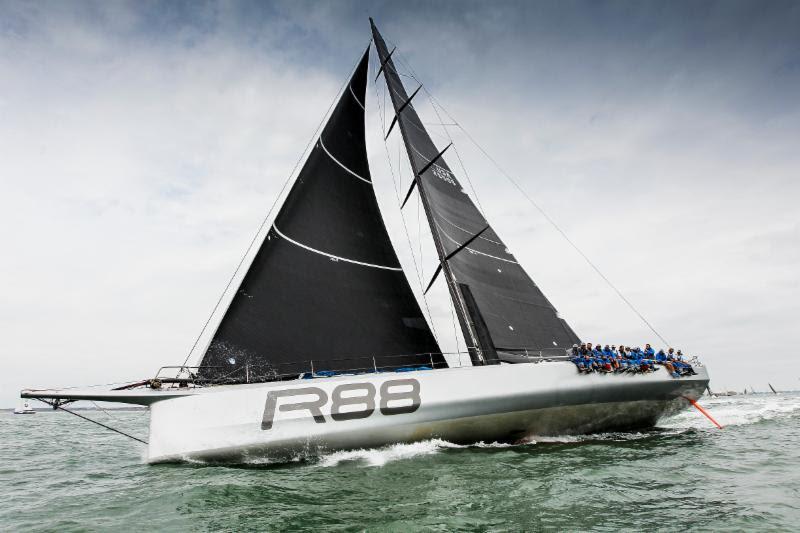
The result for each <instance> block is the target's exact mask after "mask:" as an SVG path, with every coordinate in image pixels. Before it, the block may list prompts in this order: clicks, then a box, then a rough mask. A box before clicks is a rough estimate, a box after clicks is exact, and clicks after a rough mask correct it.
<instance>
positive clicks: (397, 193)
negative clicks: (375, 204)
mask: <svg viewBox="0 0 800 533" xmlns="http://www.w3.org/2000/svg"><path fill="white" fill-rule="evenodd" d="M373 70H374V66H373ZM372 85H373V87H374V89H375V102H376V103H377V104H378V120H380V123H381V132H382V133H383V147H384V149H385V150H386V160H387V161H388V162H389V171H390V174H391V176H392V184H393V185H394V195H395V198H397V205H398V207H399V206H400V205H401V203H402V199H401V197H400V189H399V188H398V185H397V180H396V179H395V176H394V165H393V164H392V156H391V154H390V153H389V143H388V141H387V139H386V126H385V125H386V112H385V109H386V90H385V89H384V91H383V105H381V98H380V95H379V94H378V84H377V83H376V82H374V83H373V84H372ZM397 171H398V174H399V173H400V168H399V163H398V169H397ZM401 177H402V176H401ZM412 179H413V176H412ZM401 185H402V183H401ZM400 219H401V220H402V221H403V232H404V233H405V234H406V241H407V242H408V247H409V249H410V250H411V259H412V260H413V262H414V272H415V273H416V275H417V281H418V282H419V287H420V292H421V293H422V302H423V304H424V305H425V311H427V313H428V321H429V322H430V324H431V331H432V332H433V337H434V338H435V339H436V342H437V343H438V342H439V335H438V334H437V332H436V326H435V325H434V323H433V315H432V314H431V309H430V306H429V305H428V298H427V297H426V296H425V290H424V287H425V285H424V284H423V281H422V275H421V274H420V266H419V265H418V264H417V257H416V255H415V254H414V244H413V243H412V242H411V234H410V233H409V231H408V225H407V224H406V218H405V216H404V215H403V210H402V209H401V210H400ZM421 260H422V259H421V258H420V261H421Z"/></svg>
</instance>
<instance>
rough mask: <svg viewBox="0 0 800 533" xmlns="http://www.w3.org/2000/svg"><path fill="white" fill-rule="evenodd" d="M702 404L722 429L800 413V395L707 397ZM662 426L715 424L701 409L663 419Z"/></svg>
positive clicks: (702, 427) (680, 426) (705, 425)
mask: <svg viewBox="0 0 800 533" xmlns="http://www.w3.org/2000/svg"><path fill="white" fill-rule="evenodd" d="M698 403H699V404H700V405H701V406H703V408H704V409H705V410H706V411H708V412H709V414H710V415H711V416H712V417H714V419H715V420H716V421H717V422H719V423H720V424H721V425H722V426H742V425H748V424H756V423H759V422H762V421H766V420H774V419H776V418H782V417H786V416H793V415H794V414H797V413H800V396H798V395H796V394H779V395H774V394H771V395H767V394H759V395H747V396H727V397H720V398H703V399H701V400H700V401H698ZM659 426H660V427H665V428H676V429H679V428H682V429H690V428H691V429H705V428H708V427H709V426H711V422H710V421H709V420H707V419H706V418H705V417H704V416H703V415H702V414H700V412H698V411H697V410H695V409H687V410H685V411H682V412H680V413H678V414H677V415H675V416H673V417H670V418H668V419H665V420H663V421H662V422H661V423H660V424H659Z"/></svg>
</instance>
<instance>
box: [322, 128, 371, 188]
mask: <svg viewBox="0 0 800 533" xmlns="http://www.w3.org/2000/svg"><path fill="white" fill-rule="evenodd" d="M319 145H320V146H321V147H322V149H323V150H325V153H326V154H328V157H330V158H331V159H333V161H334V162H335V163H336V164H337V165H339V166H340V167H342V168H343V169H345V170H346V171H347V172H348V173H349V174H352V175H353V176H354V177H356V178H358V179H360V180H361V181H364V182H366V183H369V184H370V185H372V181H370V180H368V179H367V178H363V177H361V176H359V175H358V174H356V173H355V172H353V171H352V170H350V169H349V168H347V167H346V166H344V164H342V162H341V161H339V160H338V159H336V158H335V157H333V154H332V153H330V152H329V151H328V149H327V148H325V143H324V142H322V137H320V138H319Z"/></svg>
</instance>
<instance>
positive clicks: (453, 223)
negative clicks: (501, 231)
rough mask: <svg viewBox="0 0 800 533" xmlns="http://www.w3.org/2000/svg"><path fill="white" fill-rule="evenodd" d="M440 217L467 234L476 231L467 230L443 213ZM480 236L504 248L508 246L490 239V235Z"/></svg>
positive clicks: (481, 238)
mask: <svg viewBox="0 0 800 533" xmlns="http://www.w3.org/2000/svg"><path fill="white" fill-rule="evenodd" d="M439 218H441V219H442V220H444V221H445V222H447V223H448V224H450V225H451V226H453V227H454V228H456V229H459V230H461V231H463V232H464V233H467V234H470V235H471V234H472V233H474V232H471V231H469V230H465V229H464V228H462V227H461V226H459V225H458V224H456V223H455V222H453V221H451V220H448V219H447V218H445V217H443V216H442V215H441V214H439ZM478 238H479V239H480V240H482V241H489V242H491V243H494V244H496V245H498V246H502V247H503V248H505V247H506V245H505V244H504V243H502V242H499V241H493V240H492V239H490V238H488V237H484V236H483V235H481V236H480V237H478Z"/></svg>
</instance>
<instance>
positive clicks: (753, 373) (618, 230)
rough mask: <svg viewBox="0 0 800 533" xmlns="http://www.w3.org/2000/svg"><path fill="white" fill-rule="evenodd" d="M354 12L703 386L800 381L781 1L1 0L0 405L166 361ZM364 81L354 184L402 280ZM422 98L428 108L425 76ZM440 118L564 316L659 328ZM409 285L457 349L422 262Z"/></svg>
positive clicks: (790, 97) (799, 258)
mask: <svg viewBox="0 0 800 533" xmlns="http://www.w3.org/2000/svg"><path fill="white" fill-rule="evenodd" d="M369 15H372V16H373V17H375V19H376V22H377V24H378V25H379V28H380V29H381V31H382V32H383V33H384V35H385V37H386V38H387V40H388V41H390V42H392V43H394V44H396V45H397V46H398V52H400V53H402V56H400V55H399V54H398V56H399V57H400V58H402V60H403V61H404V62H407V63H408V64H410V66H411V68H413V71H414V72H415V73H416V75H417V76H418V78H419V79H420V80H422V81H423V82H424V83H425V85H426V87H427V88H428V90H430V91H431V92H432V93H433V95H434V96H435V97H436V98H437V99H438V101H440V102H441V104H442V105H443V106H444V108H445V109H446V110H447V111H448V112H449V113H450V114H451V115H452V116H453V117H454V118H455V119H456V120H457V121H458V122H459V123H460V124H461V125H462V126H463V127H464V128H465V129H466V131H467V132H469V134H470V135H471V136H472V137H474V138H475V139H476V140H477V141H478V142H479V143H480V144H481V145H482V146H483V147H484V148H485V149H486V150H487V151H488V152H489V153H490V154H491V155H492V157H494V158H495V159H496V160H497V161H498V162H499V163H500V166H501V167H502V168H503V169H504V170H505V171H506V172H507V173H508V174H510V175H511V176H513V177H514V178H515V179H517V180H518V181H519V183H520V184H521V186H522V187H523V188H524V189H525V190H526V191H527V192H528V193H529V194H530V195H531V196H532V197H533V198H534V199H535V200H536V201H537V202H538V203H539V205H541V206H542V207H543V208H544V210H545V211H547V212H548V213H549V214H550V215H551V217H552V218H553V219H554V220H555V222H556V223H557V224H558V225H559V226H560V227H561V228H562V229H563V230H564V231H565V232H566V233H567V234H568V235H569V236H570V237H571V238H572V240H573V241H574V242H575V243H576V244H577V245H578V246H579V247H580V248H581V249H582V250H583V251H584V252H585V253H586V254H587V255H588V256H589V257H590V258H591V259H592V261H594V262H595V263H596V264H597V266H598V267H599V268H600V269H601V270H602V271H603V272H604V273H605V274H606V276H608V278H609V279H611V280H612V281H613V282H614V283H615V284H616V285H617V286H618V287H619V288H620V289H621V290H622V292H623V293H624V294H625V295H626V296H627V297H628V298H629V299H630V300H631V301H632V302H633V303H634V304H635V305H636V306H637V307H638V308H639V310H640V311H641V312H642V313H643V314H644V315H645V316H646V317H647V318H648V320H650V322H651V323H652V324H653V325H654V326H655V328H656V329H657V330H659V332H660V333H661V334H662V335H663V336H664V337H666V339H667V340H668V341H669V342H671V343H673V345H674V346H676V347H679V348H683V349H684V351H686V352H688V353H690V354H696V355H699V356H700V357H701V358H702V360H703V361H705V362H706V363H707V364H708V365H709V368H710V373H711V376H712V388H718V389H722V388H726V389H733V388H736V389H742V388H744V387H745V386H747V387H750V386H753V387H755V388H756V390H765V389H766V388H767V382H771V383H772V384H773V385H775V386H776V387H779V388H795V389H796V388H799V387H800V382H799V381H798V378H800V371H798V370H797V366H796V364H795V360H796V356H797V354H796V353H795V352H796V351H797V349H798V348H797V347H796V346H797V345H798V343H799V342H800V341H798V335H800V327H799V326H800V211H798V207H797V203H798V200H800V179H799V178H800V175H799V174H800V31H798V28H800V4H798V3H796V2H794V3H790V2H785V3H783V2H774V1H771V2H762V1H755V2H733V1H724V2H719V3H714V2H696V1H694V2H686V3H681V2H661V3H656V2H619V3H599V2H586V3H584V2H561V1H559V2H548V3H533V2H519V3H512V2H508V3H497V2H486V3H466V2H458V3H450V4H448V3H436V4H429V3H417V2H402V3H400V2H387V3H380V2H379V3H375V4H366V3H347V2H336V3H324V4H313V3H302V2H285V3H277V4H269V3H266V2H254V3H252V4H251V3H235V2H225V3H223V4H215V3H208V4H202V3H198V2H191V3H187V4H181V3H177V2H169V3H164V4H161V3H157V2H132V3H116V2H97V3H82V2H51V3H46V2H36V3H32V2H8V1H5V0H0V250H2V252H1V253H0V339H2V340H1V341H0V363H2V367H1V368H2V371H1V372H0V406H12V405H14V404H15V402H16V400H15V397H16V396H17V394H18V391H19V389H20V388H22V387H32V386H74V385H88V384H99V383H111V382H119V381H125V380H133V379H139V378H144V377H149V376H150V375H152V374H153V373H154V372H155V371H156V370H157V369H158V367H159V366H161V365H168V364H180V363H181V362H182V361H183V360H184V357H185V356H186V354H187V352H188V351H189V349H190V348H191V345H192V343H193V341H194V338H195V337H196V335H197V334H198V333H199V331H200V329H201V328H202V326H203V324H204V322H205V320H206V318H207V317H208V315H209V312H210V311H211V308H212V307H213V305H214V303H215V302H216V300H217V298H218V296H219V294H220V292H221V291H222V289H223V287H224V286H225V284H226V283H227V281H228V278H229V276H230V275H231V273H232V272H233V270H234V268H235V267H236V265H237V263H238V261H239V259H240V257H241V254H242V253H243V252H244V250H245V249H246V248H247V245H248V243H249V242H250V239H251V238H252V236H253V234H254V233H255V231H256V229H257V228H258V226H259V224H260V222H261V220H262V218H263V217H264V215H265V214H266V212H267V211H268V209H269V207H270V205H271V204H272V202H273V201H274V199H275V197H276V195H277V194H278V191H279V190H280V188H281V185H282V184H283V182H284V180H285V179H286V177H287V176H288V175H289V173H290V172H291V170H292V168H293V166H294V163H295V161H296V160H297V158H298V157H299V156H300V154H301V153H302V151H303V148H304V147H305V146H306V143H307V142H308V140H309V138H310V137H311V135H312V133H313V132H314V130H315V128H316V127H317V125H318V123H319V122H320V120H321V119H322V118H323V116H324V114H325V111H326V109H327V108H328V106H329V104H330V103H331V101H332V100H333V99H334V98H335V97H336V93H337V90H338V88H339V87H340V86H341V84H342V82H343V80H345V79H346V77H347V76H348V73H349V71H350V69H351V68H352V66H353V64H354V62H355V61H356V59H357V58H358V57H359V56H360V54H361V53H362V51H363V49H364V47H365V46H366V45H367V42H368V40H369V37H370V33H369V24H368V20H367V17H368V16H369ZM373 60H374V55H373ZM403 68H405V67H403ZM382 83H383V82H382V80H381V81H379V83H378V86H377V90H378V94H379V95H380V94H382V93H381V91H383V86H382ZM375 90H376V88H375V87H373V86H370V87H369V88H368V108H367V110H368V115H367V135H368V144H369V155H370V162H371V168H372V172H373V180H374V182H375V184H376V190H377V194H378V197H379V202H380V203H381V207H382V209H383V212H384V216H385V219H386V222H387V225H388V226H389V229H390V232H391V234H392V238H393V240H394V242H395V245H396V247H397V249H398V252H399V253H400V255H401V259H402V260H403V262H404V264H405V265H406V266H407V272H408V276H409V279H410V281H411V282H412V285H414V286H415V287H418V286H419V281H418V279H417V276H416V273H415V272H414V266H413V262H412V259H411V257H412V256H411V253H410V249H409V246H408V244H407V241H406V237H405V234H404V232H403V226H402V223H401V218H400V213H399V210H398V208H397V200H396V196H395V192H394V185H393V181H392V174H391V173H390V167H389V165H388V162H387V156H386V150H387V148H385V147H384V143H383V141H382V136H381V135H380V118H379V113H378V107H377V106H376V101H377V100H376V97H375V94H376V92H375ZM418 110H419V111H420V113H421V114H422V115H423V119H424V120H426V121H429V122H431V123H435V122H437V121H438V119H437V116H436V113H435V110H434V108H433V107H432V106H431V105H430V103H429V102H428V101H426V100H425V99H423V98H421V99H420V102H419V103H418ZM440 112H441V111H440ZM447 120H448V121H449V119H447ZM431 129H432V134H433V135H434V138H435V139H436V140H437V141H438V142H440V143H442V145H444V144H445V143H446V142H448V141H447V140H446V139H447V132H445V131H444V129H443V128H441V127H436V126H432V127H431ZM449 134H450V135H452V136H453V139H454V141H455V144H456V147H457V148H458V153H459V155H460V156H461V158H462V159H463V162H464V166H465V168H466V170H467V172H468V175H469V178H470V180H471V182H472V184H473V185H474V189H475V192H476V193H477V197H478V200H479V201H480V203H481V205H482V206H483V208H484V211H485V213H486V215H487V218H489V220H490V221H491V222H492V224H493V225H494V227H495V228H496V230H497V232H498V234H499V235H501V236H502V237H503V239H504V240H505V241H506V243H507V244H508V245H509V248H510V249H511V251H512V252H514V253H515V254H516V256H517V258H518V259H519V260H520V262H521V263H522V264H523V265H524V266H525V268H526V269H527V270H528V272H529V273H530V274H531V276H532V277H533V278H534V280H535V281H536V282H537V283H538V284H539V285H540V286H541V287H542V289H543V290H544V292H545V294H546V295H547V296H548V297H549V298H550V300H551V301H552V302H553V303H554V305H555V306H556V307H557V308H558V309H559V310H560V312H561V314H562V316H563V317H564V318H566V319H567V321H568V322H569V323H570V324H571V325H572V326H573V328H574V329H575V330H576V332H577V333H578V334H579V335H580V336H581V337H582V338H583V339H586V340H591V341H595V342H596V341H601V342H603V343H606V342H608V343H616V344H619V343H625V344H633V345H636V344H643V343H644V342H647V341H650V342H653V343H656V344H657V342H656V341H657V339H656V338H655V336H654V335H653V334H652V333H651V332H649V331H648V330H647V328H646V327H645V326H644V325H643V324H642V322H641V321H640V320H639V319H638V318H637V317H636V315H634V314H633V313H632V312H631V311H630V310H629V309H628V308H627V307H626V306H625V305H624V303H622V301H621V300H620V299H619V298H618V297H617V296H616V295H615V294H614V292H613V291H612V290H611V289H610V288H608V287H607V286H606V285H605V284H604V282H603V281H602V280H601V279H600V278H599V277H598V276H597V275H596V274H595V273H594V272H593V271H592V270H591V268H590V267H589V266H588V265H587V264H586V263H585V262H584V261H583V260H582V259H581V258H580V256H578V255H577V254H576V253H575V252H574V251H573V250H572V249H571V248H570V247H569V245H568V244H567V243H566V242H565V241H564V239H563V238H561V237H560V236H559V234H558V233H557V232H556V231H555V230H554V229H553V228H552V227H551V226H550V225H549V224H548V223H547V221H546V220H545V219H544V218H543V217H542V216H541V215H540V214H539V213H538V212H537V211H536V210H535V209H534V208H533V207H532V206H531V204H530V203H528V201H527V200H526V199H525V198H524V197H523V196H522V195H521V194H519V193H518V192H517V191H516V190H515V189H514V187H513V185H511V183H509V181H508V180H507V179H506V178H505V177H504V176H503V175H502V174H501V173H500V172H499V171H498V170H497V168H495V167H494V166H493V165H492V164H491V163H490V162H489V161H488V160H487V159H486V158H485V157H484V156H483V155H482V154H481V153H480V151H479V150H478V149H477V148H476V147H475V146H474V145H472V144H471V143H470V141H469V139H468V138H467V137H466V135H465V134H464V133H463V132H461V131H460V130H459V129H457V128H453V127H451V128H449ZM397 142H398V140H397V138H396V136H395V137H393V138H391V139H390V141H389V143H388V150H389V153H390V154H392V161H393V166H394V170H395V179H400V180H402V185H400V184H398V187H401V186H402V188H405V187H406V184H407V183H408V176H409V173H408V166H407V163H406V162H402V158H401V159H400V161H401V164H400V166H399V169H400V174H401V176H397V171H398V156H399V155H400V154H399V153H398V148H399V146H398V144H397ZM448 160H449V162H450V163H451V167H453V168H454V170H455V171H456V173H457V175H458V176H459V177H460V178H461V179H462V181H464V182H465V183H466V182H467V180H466V179H465V177H464V173H463V171H462V170H461V166H460V165H459V164H458V160H457V159H456V158H455V157H454V155H451V156H450V157H449V159H448ZM416 209H417V206H416V205H414V204H410V205H409V206H407V207H406V212H405V215H406V217H407V223H408V226H409V231H410V233H411V236H412V240H413V241H414V245H415V247H416V246H418V244H417V234H418V224H417V211H416ZM425 232H426V229H425V228H424V227H423V228H422V231H421V232H420V234H421V236H422V238H423V239H422V241H423V249H422V254H421V255H422V257H421V258H420V257H419V255H420V254H419V249H417V261H418V262H420V264H421V265H422V268H423V271H424V272H423V278H424V281H425V282H427V278H428V277H429V276H430V274H431V273H432V270H433V268H434V267H435V261H434V257H433V253H432V251H431V248H430V243H429V241H427V240H426V239H427V237H426V235H425ZM429 303H430V305H431V311H432V315H433V320H434V324H435V326H436V330H437V334H438V337H439V341H440V344H441V345H442V347H443V348H445V349H453V348H455V347H456V342H457V341H456V339H455V338H454V336H453V328H452V323H451V319H450V307H449V302H448V300H447V298H446V295H445V291H444V288H443V287H442V286H441V284H440V286H438V287H437V288H436V289H435V290H434V291H432V292H431V293H430V294H429ZM218 320H219V317H218V316H217V317H215V318H214V319H212V330H213V325H214V324H215V323H216V322H217V321H218ZM458 342H461V341H458ZM462 346H463V345H462ZM198 355H199V354H198ZM194 360H197V359H196V358H195V359H194Z"/></svg>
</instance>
